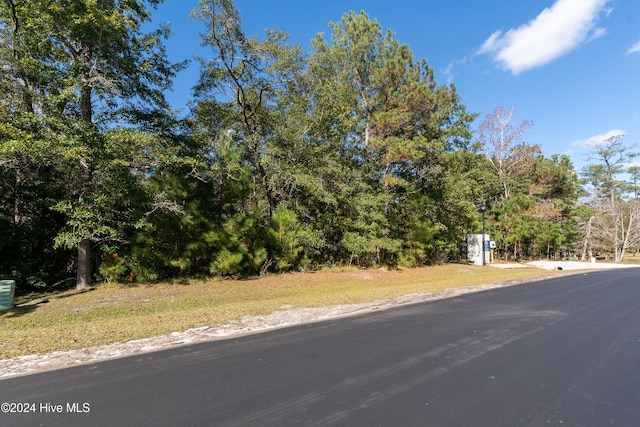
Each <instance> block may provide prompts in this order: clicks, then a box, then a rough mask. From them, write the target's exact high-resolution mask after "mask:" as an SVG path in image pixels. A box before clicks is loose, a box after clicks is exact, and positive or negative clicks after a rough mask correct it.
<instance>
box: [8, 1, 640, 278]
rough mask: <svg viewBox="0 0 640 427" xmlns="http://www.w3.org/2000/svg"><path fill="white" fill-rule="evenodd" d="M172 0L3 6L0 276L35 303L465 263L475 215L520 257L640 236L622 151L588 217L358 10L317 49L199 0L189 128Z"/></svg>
mask: <svg viewBox="0 0 640 427" xmlns="http://www.w3.org/2000/svg"><path fill="white" fill-rule="evenodd" d="M159 3H160V0H147V1H142V0H110V1H91V0H70V1H64V2H63V1H54V0H35V1H29V2H26V1H18V0H5V1H4V2H3V3H2V4H0V32H1V33H2V38H1V40H2V41H1V42H0V66H1V67H2V69H3V73H2V74H1V75H0V87H2V91H3V94H5V96H4V97H3V99H2V100H0V188H1V190H2V191H0V197H1V198H2V199H1V201H2V203H1V204H0V230H1V231H0V233H1V235H0V274H2V275H5V276H8V277H14V278H16V279H17V280H18V283H19V286H20V287H21V288H23V289H27V288H29V287H34V286H45V287H46V286H49V287H50V286H54V285H56V284H58V283H62V284H66V283H69V282H72V281H73V282H75V284H76V286H77V287H79V288H84V287H87V286H90V285H91V284H92V282H93V281H114V280H115V281H144V282H149V281H157V280H166V279H170V278H176V277H208V276H250V275H257V274H263V273H267V272H283V271H300V270H309V269H315V268H320V267H323V266H332V265H358V266H363V267H368V266H377V265H386V266H397V265H406V266H417V265H426V264H434V263H443V262H456V261H463V260H465V259H466V253H465V252H466V238H465V236H466V234H468V233H478V232H479V231H480V227H481V221H480V212H479V209H478V208H479V207H480V206H486V207H487V210H486V219H487V224H486V226H487V231H488V233H490V234H491V237H492V240H495V241H496V242H497V243H498V249H497V250H498V253H499V255H500V256H501V257H504V258H505V259H514V258H515V259H520V258H528V257H550V258H553V257H563V256H568V255H569V254H575V253H577V252H579V251H581V250H582V249H584V248H587V247H588V248H589V250H592V251H594V250H597V251H601V252H604V253H612V254H614V257H615V258H616V259H619V258H621V256H622V254H623V253H624V251H625V250H628V249H629V248H631V247H632V246H633V247H635V246H634V245H637V244H638V243H639V242H640V237H638V236H639V234H638V230H637V229H639V227H637V221H638V218H637V212H636V211H637V209H636V205H637V196H635V198H633V197H630V194H632V193H631V192H632V191H636V194H637V182H636V181H637V180H634V181H633V185H632V184H631V183H624V185H623V183H622V181H620V179H619V178H618V175H619V174H620V173H621V172H622V169H620V168H622V167H623V165H624V164H625V162H624V161H622V160H626V158H625V159H619V160H620V161H621V163H615V164H610V163H611V162H610V161H609V160H610V159H611V157H609V155H608V154H607V153H609V151H606V149H605V148H603V149H602V150H601V151H598V152H597V153H596V156H595V157H594V163H593V164H592V165H590V166H589V168H588V170H586V171H585V175H584V176H585V179H587V180H588V181H589V183H590V184H591V185H592V187H593V188H594V189H595V190H594V193H593V195H592V198H591V199H590V202H589V203H587V204H583V203H581V199H580V197H581V196H582V187H581V186H580V183H579V180H578V175H577V173H576V172H575V170H574V169H573V166H572V164H571V161H570V160H569V158H568V157H566V156H560V155H556V156H552V157H551V158H548V157H545V156H544V155H542V153H541V150H540V148H539V145H537V144H529V143H525V142H523V140H522V137H523V135H524V134H525V133H526V130H527V129H528V128H529V127H530V126H531V123H530V122H529V121H526V120H525V121H522V122H521V124H519V125H516V124H514V122H513V120H514V117H515V109H513V108H511V109H506V108H503V107H498V108H496V110H494V111H493V112H492V113H490V114H488V115H487V116H486V119H485V121H484V122H483V123H482V124H481V125H480V127H479V129H477V130H474V128H473V123H474V120H475V119H476V118H477V117H478V114H477V113H474V112H469V111H467V108H466V106H465V105H464V103H463V97H462V96H461V94H459V93H458V90H457V88H456V87H455V86H454V85H452V84H448V85H442V84H438V82H437V81H436V80H435V78H434V71H433V69H432V68H431V66H430V65H429V63H428V61H427V59H426V58H416V57H415V55H414V53H413V52H412V51H411V49H410V48H409V46H408V45H406V44H402V43H401V42H400V41H399V40H397V39H396V35H395V34H394V33H393V32H391V31H390V30H387V31H383V27H382V25H381V23H379V22H378V21H377V20H375V19H371V18H370V17H369V16H368V15H367V14H366V13H365V12H360V13H355V12H352V11H351V12H347V13H345V14H344V16H343V17H342V19H341V20H340V21H339V22H333V23H330V24H329V28H330V30H331V31H330V33H329V34H327V35H326V36H325V35H323V34H318V35H317V37H316V38H315V39H314V40H313V42H312V45H311V48H310V50H309V51H304V50H303V49H302V48H301V47H300V46H299V45H292V44H291V43H289V41H288V35H287V34H286V33H285V32H282V31H276V30H267V31H265V33H264V35H263V36H261V37H249V36H247V35H246V34H245V32H244V30H243V27H242V22H241V14H240V12H239V11H238V10H237V9H236V7H235V5H234V3H233V2H232V1H231V0H201V1H200V2H199V5H198V8H197V9H196V10H195V11H194V12H193V18H194V19H196V20H198V21H200V22H201V23H202V24H203V25H204V27H205V28H206V31H205V32H204V34H203V35H202V41H203V46H205V47H207V48H208V53H207V54H205V55H203V57H202V58H198V60H199V62H200V77H199V79H198V81H197V82H194V92H193V99H192V103H191V105H192V109H191V111H190V114H189V115H188V116H187V117H186V118H183V119H179V118H177V117H176V115H175V113H174V112H173V111H172V110H171V109H170V107H169V105H168V104H167V102H166V100H165V98H164V93H165V91H166V90H167V89H169V88H170V87H171V82H172V79H173V77H174V76H175V73H176V72H178V71H179V70H180V69H181V67H182V66H183V64H171V63H170V62H169V61H168V60H167V57H166V54H165V50H164V46H163V41H164V40H165V39H166V38H167V37H170V30H169V28H166V27H161V28H159V29H157V30H155V31H152V32H149V33H143V32H142V30H141V28H142V24H143V23H145V22H147V21H149V20H150V17H151V13H152V9H153V8H154V7H155V6H156V5H157V4H159ZM43 34H44V35H45V36H44V37H43ZM608 149H609V150H610V151H611V154H612V155H615V154H620V153H622V152H623V151H620V150H621V147H619V146H618V145H617V141H614V142H612V144H611V146H610V147H609V148H608ZM603 150H604V151H603ZM632 172H633V171H632ZM638 175H639V174H638V173H637V171H635V172H634V174H633V175H632V176H633V177H637V176H638ZM634 179H635V178H634ZM585 182H586V181H585ZM604 194H607V195H608V197H609V198H608V199H607V203H604V198H603V195H604ZM607 224H609V225H607ZM612 224H617V225H615V227H614V230H615V231H614V233H613V235H612V236H611V237H606V236H605V234H604V233H603V232H602V231H600V232H596V231H595V230H598V229H599V230H604V229H605V228H607V227H609V226H610V225H612ZM589 230H591V231H589ZM74 275H75V278H73V276H74Z"/></svg>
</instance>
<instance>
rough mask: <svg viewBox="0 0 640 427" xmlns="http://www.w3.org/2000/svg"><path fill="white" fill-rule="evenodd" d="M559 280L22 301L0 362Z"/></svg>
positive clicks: (379, 272)
mask: <svg viewBox="0 0 640 427" xmlns="http://www.w3.org/2000/svg"><path fill="white" fill-rule="evenodd" d="M561 273H562V272H555V273H554V272H546V271H542V270H538V269H533V268H525V269H517V270H503V269H498V268H490V267H484V268H483V267H477V266H470V265H465V264H449V265H443V266H434V267H422V268H403V269H396V270H387V269H380V268H379V269H359V268H345V269H334V270H323V271H318V272H314V273H287V274H277V275H268V276H266V277H262V278H257V279H251V280H222V279H219V280H207V281H200V280H191V281H185V282H176V283H171V284H169V283H161V284H153V285H144V284H138V285H131V284H128V285H123V284H115V283H111V284H102V285H100V286H97V287H95V288H93V289H91V290H88V291H84V292H79V291H76V290H68V291H64V292H58V293H47V294H44V295H43V294H28V295H23V296H20V297H19V298H18V299H17V300H16V303H17V307H16V308H14V309H12V310H9V311H5V312H0V358H12V357H17V356H21V355H27V354H34V353H48V352H52V351H57V350H71V349H79V348H87V347H91V346H95V345H101V344H108V343H114V342H123V341H127V340H133V339H139V338H144V337H151V336H155V335H159V334H163V333H167V332H175V331H183V330H185V329H188V328H193V327H198V326H205V325H212V324H225V323H227V322H229V321H230V320H234V319H240V318H242V317H243V316H258V315H266V314H269V313H271V312H273V311H276V310H281V309H287V308H294V307H297V308H299V307H321V306H328V305H338V304H354V303H362V302H370V301H375V300H379V299H387V298H394V297H398V296H403V295H408V294H412V293H437V292H442V291H444V290H445V289H451V288H459V287H465V286H474V285H482V284H488V283H496V282H502V281H509V280H524V279H529V278H534V277H541V276H548V275H551V274H561Z"/></svg>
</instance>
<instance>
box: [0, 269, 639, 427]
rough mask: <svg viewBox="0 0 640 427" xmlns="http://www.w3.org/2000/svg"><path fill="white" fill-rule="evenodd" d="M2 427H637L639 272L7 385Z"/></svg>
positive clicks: (558, 282) (568, 280) (586, 277)
mask: <svg viewBox="0 0 640 427" xmlns="http://www.w3.org/2000/svg"><path fill="white" fill-rule="evenodd" d="M0 403H2V413H0V425H2V426H5V425H6V426H35V425H44V426H86V425H91V426H189V425H191V426H218V425H219V426H254V425H255V426H270V425H272V426H298V425H299V426H303V425H338V426H375V425H379V426H412V425H415V426H474V427H481V426H491V427H496V426H546V425H564V426H578V425H580V426H598V427H600V426H609V425H615V426H635V425H639V424H638V423H639V422H640V271H639V270H637V269H630V270H612V271H599V272H590V273H581V274H577V275H572V276H565V277H559V278H555V279H551V280H546V281H543V282H534V283H528V284H522V285H518V286H512V287H506V288H499V289H495V290H491V291H486V292H479V293H476V294H467V295H464V296H461V297H456V298H451V299H446V300H439V301H431V302H426V303H421V304H415V305H409V306H403V307H397V308H394V309H389V310H386V311H381V312H376V313H369V314H364V315H359V316H355V317H349V318H343V319H337V320H332V321H326V322H321V323H315V324H309V325H302V326H296V327H291V328H286V329H281V330H276V331H271V332H267V333H262V334H257V335H252V336H245V337H241V338H236V339H230V340H224V341H215V342H207V343H200V344H194V345H189V346H185V347H180V348H174V349H171V350H166V351H161V352H156V353H149V354H141V355H138V356H133V357H128V358H123V359H117V360H111V361H107V362H101V363H95V364H90V365H84V366H78V367H74V368H69V369H63V370H58V371H51V372H45V373H41V374H36V375H30V376H24V377H17V378H11V379H6V380H2V381H0Z"/></svg>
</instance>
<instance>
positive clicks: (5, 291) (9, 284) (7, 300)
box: [0, 280, 16, 311]
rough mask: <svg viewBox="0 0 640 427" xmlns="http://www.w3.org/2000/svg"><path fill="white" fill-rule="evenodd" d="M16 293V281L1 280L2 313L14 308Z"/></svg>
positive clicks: (0, 303) (0, 305)
mask: <svg viewBox="0 0 640 427" xmlns="http://www.w3.org/2000/svg"><path fill="white" fill-rule="evenodd" d="M15 292H16V281H15V280H0V311H2V310H9V309H12V308H13V296H14V295H15Z"/></svg>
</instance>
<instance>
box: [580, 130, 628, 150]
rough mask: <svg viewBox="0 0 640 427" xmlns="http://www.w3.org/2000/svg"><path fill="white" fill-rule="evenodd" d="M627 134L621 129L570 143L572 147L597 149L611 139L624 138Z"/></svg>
mask: <svg viewBox="0 0 640 427" xmlns="http://www.w3.org/2000/svg"><path fill="white" fill-rule="evenodd" d="M626 134H627V133H626V132H625V131H623V130H622V129H612V130H610V131H609V132H606V133H602V134H600V135H593V136H591V137H589V138H587V139H583V140H580V141H574V142H572V143H571V146H573V147H584V148H598V147H600V146H601V145H603V144H604V143H606V142H607V141H608V140H610V139H611V138H615V137H624V136H625V135H626Z"/></svg>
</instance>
